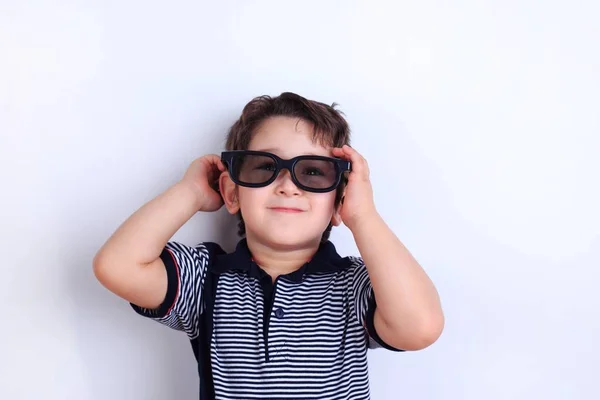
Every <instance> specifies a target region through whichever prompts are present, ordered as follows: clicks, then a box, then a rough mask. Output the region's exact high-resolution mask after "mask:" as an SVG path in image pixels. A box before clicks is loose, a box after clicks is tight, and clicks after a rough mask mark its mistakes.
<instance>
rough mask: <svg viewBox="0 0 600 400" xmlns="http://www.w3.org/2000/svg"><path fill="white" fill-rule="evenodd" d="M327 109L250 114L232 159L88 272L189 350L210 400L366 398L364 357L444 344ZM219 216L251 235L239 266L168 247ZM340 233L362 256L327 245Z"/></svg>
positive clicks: (127, 231) (200, 176)
mask: <svg viewBox="0 0 600 400" xmlns="http://www.w3.org/2000/svg"><path fill="white" fill-rule="evenodd" d="M334 107H335V105H333V106H331V107H330V106H327V105H325V104H322V103H319V102H316V101H310V100H307V99H305V98H303V97H301V96H298V95H296V94H293V93H283V94H281V95H280V96H278V97H274V98H271V97H268V96H261V97H257V98H255V99H253V100H252V101H251V102H250V103H248V104H247V105H246V107H245V108H244V110H243V111H242V115H241V116H240V118H239V120H237V122H235V124H234V125H233V126H232V127H231V129H230V131H229V134H228V137H227V143H226V148H227V151H225V152H223V153H222V155H221V157H217V156H216V155H207V156H204V157H201V158H199V159H197V160H195V161H194V162H193V163H192V164H191V165H190V167H189V168H188V170H187V171H186V173H185V175H184V177H183V178H182V179H181V181H179V182H178V183H176V184H175V185H173V186H172V187H171V188H169V189H168V190H166V191H165V192H164V193H162V194H161V195H159V196H158V197H156V198H155V199H153V200H152V201H150V202H149V203H147V204H145V205H144V206H143V207H141V208H140V209H139V210H138V211H136V212H135V213H134V214H133V215H132V216H131V217H130V218H129V219H128V220H127V221H125V222H124V223H123V225H121V226H120V227H119V229H118V230H117V231H116V232H115V233H114V234H113V235H112V236H111V238H109V240H108V241H107V242H106V244H104V246H103V247H102V248H101V249H100V251H99V252H98V254H97V255H96V257H95V259H94V271H95V274H96V276H97V278H98V279H99V281H100V282H101V283H102V284H103V285H104V286H105V287H106V288H108V289H109V290H110V291H112V292H114V293H115V294H116V295H118V296H120V297H122V298H123V299H125V300H127V301H129V302H130V303H131V305H132V307H133V309H134V310H135V311H136V312H137V313H139V314H141V315H142V316H145V317H149V318H152V319H154V320H156V321H158V322H160V323H162V324H164V325H167V326H169V327H171V328H174V329H177V330H181V331H184V332H185V333H186V334H187V335H188V337H189V339H190V341H191V344H192V348H193V351H194V355H195V357H196V359H197V361H198V372H199V375H200V398H201V399H213V398H216V399H236V400H239V399H246V398H254V399H276V398H277V399H281V398H288V399H368V398H369V382H368V368H367V348H369V347H383V348H387V349H389V350H393V351H406V350H418V349H422V348H425V347H427V346H429V345H430V344H432V343H433V342H434V341H436V340H437V338H438V337H439V335H440V334H441V331H442V328H443V319H444V318H443V313H442V310H441V306H440V303H439V299H438V295H437V292H436V289H435V288H434V286H433V284H432V283H431V281H430V280H429V278H428V277H427V275H426V274H425V272H424V271H423V270H422V269H421V267H420V266H419V264H418V263H417V262H416V261H415V260H414V259H413V257H412V256H411V255H410V253H409V252H408V251H407V250H406V248H405V247H404V246H403V245H402V243H401V242H400V241H399V240H398V239H397V238H396V236H395V235H394V234H393V233H392V232H391V231H390V229H389V228H388V227H387V226H386V224H385V223H384V221H383V219H382V218H381V217H380V216H379V214H378V213H377V210H376V208H375V205H374V202H373V193H372V189H371V184H370V182H369V171H368V166H367V163H366V161H365V160H364V159H363V157H362V156H361V155H360V154H359V153H358V152H356V151H355V150H354V149H352V148H351V147H349V146H348V143H349V136H350V133H349V132H350V130H349V127H348V124H347V122H346V121H345V120H344V118H343V117H342V116H341V114H340V113H339V112H338V111H337V110H335V109H334ZM215 189H216V190H215ZM222 205H225V207H226V208H227V210H228V211H229V212H230V213H232V214H237V215H238V217H239V220H240V233H241V235H243V236H245V237H243V238H242V239H241V240H240V241H239V243H238V245H237V248H236V250H235V251H234V252H233V253H230V254H226V253H225V252H224V251H223V250H222V249H221V247H220V246H219V245H218V244H215V243H206V242H205V243H200V244H198V245H196V246H188V245H184V244H181V243H176V242H170V241H169V240H170V238H171V237H172V236H173V235H174V234H175V232H176V231H177V230H178V229H179V228H180V227H181V226H182V225H183V224H184V223H185V222H186V221H188V220H189V219H190V218H191V217H192V216H193V214H194V213H196V212H197V211H199V210H200V211H207V212H208V211H216V210H218V209H220V207H221V206H222ZM340 223H344V224H345V225H346V226H347V227H348V228H349V229H350V230H351V231H352V234H353V236H354V239H355V241H356V244H357V247H358V249H359V251H360V255H361V257H341V256H340V255H338V254H337V252H336V250H335V247H334V246H333V244H332V243H331V242H330V241H329V240H328V237H329V233H330V231H331V227H332V226H338V225H339V224H340Z"/></svg>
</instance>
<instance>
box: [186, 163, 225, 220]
mask: <svg viewBox="0 0 600 400" xmlns="http://www.w3.org/2000/svg"><path fill="white" fill-rule="evenodd" d="M225 170H226V168H225V165H223V162H221V158H220V157H219V156H217V155H216V154H208V155H205V156H203V157H200V158H197V159H196V160H194V161H193V162H192V164H191V165H190V166H189V167H188V169H187V171H186V172H185V174H184V176H183V178H182V180H181V181H182V183H184V184H186V185H188V186H189V187H190V188H192V190H193V191H194V192H195V193H196V198H197V203H196V204H197V207H198V211H217V210H218V209H220V208H221V207H222V206H223V198H222V197H221V193H219V192H218V191H216V190H215V188H218V187H219V177H220V176H221V174H222V173H223V172H225Z"/></svg>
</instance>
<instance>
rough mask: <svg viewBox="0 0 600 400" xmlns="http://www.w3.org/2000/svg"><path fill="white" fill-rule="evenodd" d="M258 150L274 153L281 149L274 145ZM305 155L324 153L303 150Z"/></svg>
mask: <svg viewBox="0 0 600 400" xmlns="http://www.w3.org/2000/svg"><path fill="white" fill-rule="evenodd" d="M258 151H264V152H266V153H273V154H277V152H279V151H280V149H279V148H273V147H269V148H267V149H258ZM302 154H303V155H307V156H322V155H323V154H319V153H315V152H312V151H306V152H302Z"/></svg>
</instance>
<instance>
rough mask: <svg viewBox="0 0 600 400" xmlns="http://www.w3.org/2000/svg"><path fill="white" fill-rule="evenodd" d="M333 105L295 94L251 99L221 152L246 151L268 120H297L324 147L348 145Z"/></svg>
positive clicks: (242, 227)
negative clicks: (257, 130)
mask: <svg viewBox="0 0 600 400" xmlns="http://www.w3.org/2000/svg"><path fill="white" fill-rule="evenodd" d="M336 106H337V104H336V103H333V104H332V105H331V106H329V105H327V104H324V103H320V102H318V101H314V100H308V99H306V98H304V97H302V96H299V95H297V94H295V93H290V92H285V93H282V94H280V95H279V96H276V97H271V96H266V95H265V96H258V97H255V98H254V99H252V100H251V101H250V102H249V103H248V104H246V106H245V107H244V109H243V110H242V115H241V116H240V117H239V119H238V120H237V121H235V123H234V124H233V125H232V126H231V128H230V129H229V132H228V133H227V140H226V144H225V148H226V149H227V150H247V149H248V146H249V144H250V140H252V135H253V133H254V132H255V130H256V128H258V126H259V125H260V124H262V123H263V122H264V121H265V120H267V119H269V118H270V117H275V116H283V117H292V118H299V119H302V120H304V121H306V122H309V123H311V124H312V125H313V140H314V141H315V142H318V143H319V144H321V145H324V146H331V147H342V146H343V145H345V144H350V127H349V126H348V122H346V120H345V119H344V117H343V116H342V115H343V114H342V112H341V111H338V110H336ZM344 186H345V185H344V184H340V186H338V188H337V193H336V198H335V205H336V207H337V206H338V205H339V203H340V201H341V200H342V194H343V192H344ZM238 217H239V224H238V227H239V231H238V234H239V235H240V236H244V235H245V233H246V226H245V224H244V219H243V218H242V214H241V212H238ZM330 233H331V224H329V225H328V226H327V229H326V230H325V232H323V236H322V237H321V241H322V242H325V241H327V240H328V239H329V234H330Z"/></svg>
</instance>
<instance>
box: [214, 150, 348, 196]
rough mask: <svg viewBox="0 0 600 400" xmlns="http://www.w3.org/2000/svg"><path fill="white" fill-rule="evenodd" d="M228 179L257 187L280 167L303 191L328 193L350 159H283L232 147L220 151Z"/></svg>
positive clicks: (310, 157)
mask: <svg viewBox="0 0 600 400" xmlns="http://www.w3.org/2000/svg"><path fill="white" fill-rule="evenodd" d="M221 161H223V163H224V164H225V166H226V168H227V170H228V171H229V175H230V176H231V180H232V181H233V182H234V183H236V184H238V185H240V186H246V187H252V188H259V187H264V186H268V185H270V184H271V183H272V182H273V181H274V180H275V178H277V176H278V175H279V172H281V170H282V169H287V170H288V171H290V175H291V177H292V181H293V182H294V184H295V185H296V186H297V187H298V188H299V189H302V190H305V191H307V192H314V193H325V192H330V191H332V190H334V189H335V188H337V187H338V185H339V184H340V182H341V180H342V176H343V174H344V173H345V172H347V171H350V170H351V165H350V161H346V160H342V159H339V158H332V157H324V156H313V155H306V156H298V157H294V158H291V159H289V160H284V159H282V158H280V157H278V156H276V155H275V154H272V153H268V152H265V151H253V150H234V151H224V152H222V153H221Z"/></svg>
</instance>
